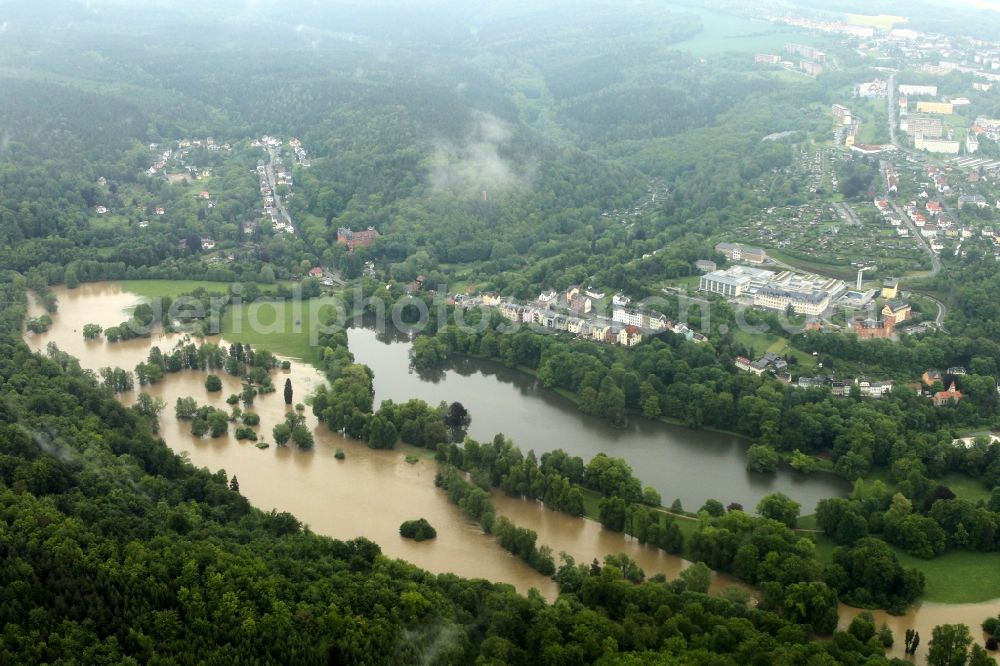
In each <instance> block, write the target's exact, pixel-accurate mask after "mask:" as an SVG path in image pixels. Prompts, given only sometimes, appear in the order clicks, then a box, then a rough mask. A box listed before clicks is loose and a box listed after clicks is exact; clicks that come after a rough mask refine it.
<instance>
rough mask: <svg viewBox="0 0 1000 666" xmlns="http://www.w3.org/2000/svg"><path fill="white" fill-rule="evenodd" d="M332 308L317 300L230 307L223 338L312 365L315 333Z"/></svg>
mask: <svg viewBox="0 0 1000 666" xmlns="http://www.w3.org/2000/svg"><path fill="white" fill-rule="evenodd" d="M331 307H332V306H330V305H329V304H328V302H327V301H325V300H320V299H310V300H307V301H275V302H261V303H251V304H249V305H240V306H234V307H229V308H226V313H225V315H224V316H223V318H222V335H223V337H224V338H226V339H227V340H231V341H233V342H242V343H244V344H250V345H252V346H254V347H260V348H262V349H266V350H268V351H269V352H271V353H274V354H278V355H281V356H287V357H290V358H295V359H299V360H303V361H307V362H312V361H313V360H315V359H316V355H315V340H316V331H317V330H318V329H319V327H320V322H321V321H322V320H323V318H324V316H325V315H327V314H328V313H329V311H330V309H331Z"/></svg>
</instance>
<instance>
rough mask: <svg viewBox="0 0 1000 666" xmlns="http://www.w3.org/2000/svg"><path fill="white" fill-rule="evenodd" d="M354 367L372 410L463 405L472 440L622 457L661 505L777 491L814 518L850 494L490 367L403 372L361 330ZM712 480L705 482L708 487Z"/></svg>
mask: <svg viewBox="0 0 1000 666" xmlns="http://www.w3.org/2000/svg"><path fill="white" fill-rule="evenodd" d="M348 339H349V344H350V348H351V351H352V352H353V353H354V357H355V359H356V360H357V361H358V363H364V364H365V365H367V366H369V367H370V368H371V369H372V371H374V373H375V404H376V405H377V404H378V402H379V401H381V400H384V399H392V400H393V401H395V402H403V401H406V400H409V399H410V398H422V399H423V400H426V401H427V402H429V403H431V404H432V405H433V404H436V403H438V402H440V401H442V400H443V401H445V402H452V401H454V400H458V401H460V402H461V403H462V404H463V405H465V407H466V408H467V409H468V410H469V412H470V413H471V414H472V426H471V427H470V429H469V434H470V435H471V436H472V437H473V438H475V439H478V440H480V441H488V440H492V439H493V436H494V435H496V434H497V433H498V432H502V433H503V434H505V435H507V436H508V437H510V438H511V439H512V440H513V441H514V443H515V444H516V445H518V446H519V447H520V448H521V450H522V451H525V452H527V451H528V450H529V449H534V451H535V453H536V454H538V455H539V456H540V455H541V454H542V453H544V452H545V451H551V450H553V449H557V448H561V449H563V450H564V451H566V452H568V453H570V454H571V455H575V456H580V457H581V458H583V460H584V462H587V461H589V460H590V459H591V458H593V457H594V456H595V455H597V454H598V453H601V452H604V453H607V454H608V455H612V456H620V457H622V458H624V459H625V460H626V461H628V463H629V464H630V465H631V466H632V469H633V470H635V473H636V475H637V476H638V477H639V479H640V480H641V481H642V482H643V484H645V485H650V486H653V487H654V488H656V489H657V490H658V491H659V492H660V495H661V496H662V498H663V501H664V503H665V504H667V505H669V504H670V503H671V502H672V501H673V500H674V499H675V498H677V499H680V500H681V502H682V504H683V506H684V508H685V509H687V510H689V511H696V510H697V509H698V508H699V507H701V506H702V505H703V504H704V503H705V500H707V499H709V498H714V499H718V500H720V501H721V502H722V503H723V504H729V503H730V502H739V503H740V504H742V505H743V506H744V507H746V509H747V510H748V511H753V509H754V507H755V506H757V502H758V501H759V500H760V498H761V497H763V496H764V495H767V494H768V493H773V492H783V493H785V494H786V495H788V496H789V497H792V498H793V499H795V500H796V501H797V502H799V503H800V504H801V505H802V513H803V515H807V514H810V513H812V512H813V511H814V510H815V508H816V504H817V503H818V502H819V501H820V500H821V499H823V498H824V497H836V496H842V495H845V494H846V493H847V492H848V491H849V490H850V487H849V485H848V484H847V483H846V482H844V481H843V480H842V479H839V478H837V477H834V476H831V475H813V476H808V477H807V476H805V475H802V474H799V473H797V472H793V471H791V470H788V469H782V470H779V472H778V473H777V474H757V473H752V472H748V471H747V469H746V459H745V449H746V446H747V442H746V440H743V439H741V438H739V437H735V436H732V435H725V434H720V433H715V432H709V431H705V430H691V429H689V428H682V427H679V426H672V425H668V424H666V423H663V422H660V421H650V420H648V419H644V418H640V417H635V418H633V419H632V423H630V425H629V427H627V428H625V429H619V428H613V427H611V426H609V425H608V424H607V423H605V422H604V421H602V420H601V419H598V418H594V417H592V416H587V415H586V414H584V413H583V412H581V411H580V410H579V409H577V407H576V405H575V404H574V403H573V402H572V401H570V400H568V399H567V398H564V397H563V396H561V395H559V394H557V393H555V392H554V391H550V390H548V389H545V388H544V387H542V386H541V384H540V383H539V382H538V381H537V380H535V379H534V378H533V377H531V376H530V375H527V374H525V373H523V372H519V371H517V370H513V369H511V368H507V367H505V366H503V365H501V364H499V363H494V362H491V361H486V360H480V359H470V358H459V359H457V360H455V361H453V362H451V363H450V364H449V365H448V367H447V368H445V369H444V370H443V371H440V372H434V373H430V374H427V373H416V372H412V373H411V372H409V370H408V367H407V366H408V365H409V356H408V354H409V348H410V345H409V343H408V342H407V341H406V338H405V337H403V336H400V335H398V334H395V335H393V334H390V333H384V334H379V335H376V334H375V332H374V331H372V330H369V329H366V328H352V329H350V330H349V331H348ZM706 479H711V483H706Z"/></svg>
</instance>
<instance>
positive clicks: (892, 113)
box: [888, 73, 902, 149]
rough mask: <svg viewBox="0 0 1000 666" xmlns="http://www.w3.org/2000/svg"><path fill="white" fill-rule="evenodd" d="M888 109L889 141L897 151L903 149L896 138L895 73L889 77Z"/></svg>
mask: <svg viewBox="0 0 1000 666" xmlns="http://www.w3.org/2000/svg"><path fill="white" fill-rule="evenodd" d="M888 108H889V114H888V115H889V140H890V141H891V142H892V145H894V146H895V147H896V148H897V149H902V146H901V145H899V138H897V137H896V75H895V73H893V74H890V75H889V97H888Z"/></svg>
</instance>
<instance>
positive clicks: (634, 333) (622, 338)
mask: <svg viewBox="0 0 1000 666" xmlns="http://www.w3.org/2000/svg"><path fill="white" fill-rule="evenodd" d="M640 342H642V331H640V330H639V328H638V327H637V326H626V327H625V328H623V329H622V330H620V331H618V344H620V345H621V346H622V347H635V346H636V345H637V344H639V343H640Z"/></svg>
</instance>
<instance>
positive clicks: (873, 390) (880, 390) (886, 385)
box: [854, 377, 892, 399]
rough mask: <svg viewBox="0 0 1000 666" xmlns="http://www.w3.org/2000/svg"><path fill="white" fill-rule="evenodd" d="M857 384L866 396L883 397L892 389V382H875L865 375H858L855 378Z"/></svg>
mask: <svg viewBox="0 0 1000 666" xmlns="http://www.w3.org/2000/svg"><path fill="white" fill-rule="evenodd" d="M854 383H855V385H856V386H857V387H858V389H859V390H860V391H861V395H862V396H864V397H866V398H876V399H878V398H881V397H882V396H884V395H885V394H886V393H888V392H889V391H891V390H892V382H889V381H883V382H873V381H870V380H868V379H866V378H865V377H858V378H857V379H855V380H854Z"/></svg>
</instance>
